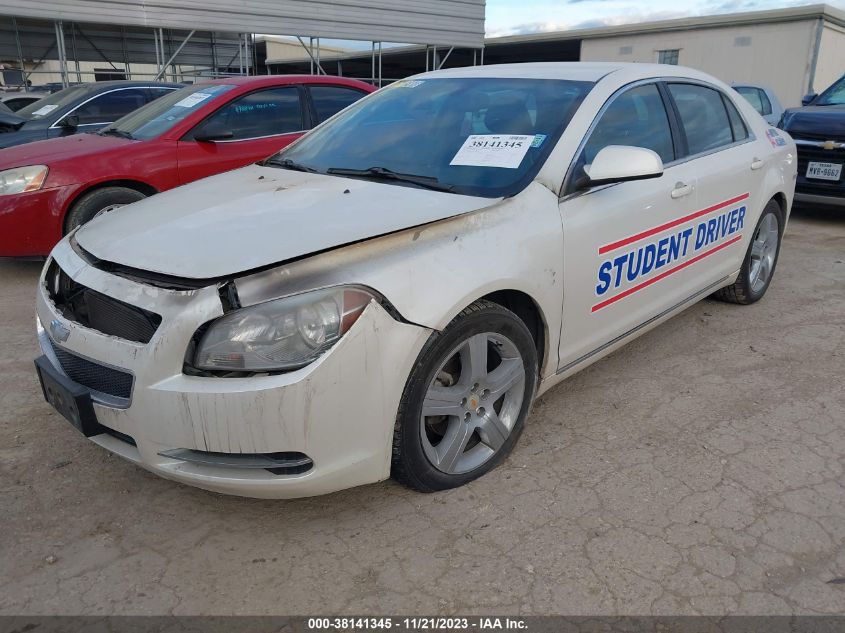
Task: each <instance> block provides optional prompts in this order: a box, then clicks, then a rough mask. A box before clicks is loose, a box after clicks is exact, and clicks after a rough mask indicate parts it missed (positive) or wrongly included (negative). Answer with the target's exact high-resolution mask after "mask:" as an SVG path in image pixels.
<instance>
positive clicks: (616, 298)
mask: <svg viewBox="0 0 845 633" xmlns="http://www.w3.org/2000/svg"><path fill="white" fill-rule="evenodd" d="M741 239H742V235H737V236H736V237H734V238H732V239H730V240H728V241H727V242H724V243H723V244H719V245H718V246H714V247H713V248H711V249H710V250H709V251H704V252H703V253H701V254H699V255H696V256H695V257H693V258H692V259H688V260H687V261H685V262H684V263H683V264H678V265H677V266H675V267H674V268H670V269H669V270H665V271H663V272H662V273H660V274H659V275H657V276H655V277H652V278H651V279H647V280H646V281H644V282H642V283H641V284H637V285H636V286H631V287H630V288H628V289H627V290H625V291H623V292H620V293H619V294H618V295H614V296H612V297H611V298H610V299H605V300H604V301H602V302H601V303H597V304H596V305H594V306H593V307H592V309H591V310H590V312H597V311H598V310H601V309H602V308H605V307H607V306H609V305H610V304H611V303H616V302H617V301H619V300H620V299H624V298H625V297H627V296H628V295H632V294H634V293H635V292H637V291H638V290H642V289H643V288H647V287H648V286H650V285H651V284H653V283H657V282H658V281H660V280H661V279H666V277H668V276H669V275H671V274H672V273H676V272H678V271H679V270H682V269H683V268H686V267H687V266H691V265H692V264H694V263H695V262H697V261H699V260H701V259H704V258H705V257H707V256H708V255H712V254H713V253H715V252H717V251H720V250H722V249H723V248H727V247H728V246H730V245H731V244H736V243H737V242H738V241H740V240H741Z"/></svg>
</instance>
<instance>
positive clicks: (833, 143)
mask: <svg viewBox="0 0 845 633" xmlns="http://www.w3.org/2000/svg"><path fill="white" fill-rule="evenodd" d="M837 145H838V143H837V142H836V141H825V142H824V145H822V147H824V148H825V149H836V146H837Z"/></svg>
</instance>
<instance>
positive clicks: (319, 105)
mask: <svg viewBox="0 0 845 633" xmlns="http://www.w3.org/2000/svg"><path fill="white" fill-rule="evenodd" d="M308 91H309V92H310V93H311V100H312V101H313V102H314V110H315V111H316V112H317V123H322V122H323V121H325V120H326V119H328V118H329V117H332V116H334V115H335V114H337V113H338V112H340V111H341V110H343V109H344V108H345V107H346V106H349V105H352V104H353V103H355V102H356V101H358V99H360V98H361V97H364V96H366V93H363V92H361V91H360V90H355V89H354V88H341V87H340V86H309V88H308Z"/></svg>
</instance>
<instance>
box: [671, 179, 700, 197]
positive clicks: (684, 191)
mask: <svg viewBox="0 0 845 633" xmlns="http://www.w3.org/2000/svg"><path fill="white" fill-rule="evenodd" d="M693 189H694V187H693V186H692V185H687V184H685V183H683V182H676V183H675V188H674V189H672V193H671V194H670V195H671V196H672V199H673V200H677V199H678V198H683V197H684V196H688V195H690V194H691V193H692V190H693Z"/></svg>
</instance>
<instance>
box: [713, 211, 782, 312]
mask: <svg viewBox="0 0 845 633" xmlns="http://www.w3.org/2000/svg"><path fill="white" fill-rule="evenodd" d="M782 237H783V211H781V208H780V205H779V204H778V203H777V202H776V201H774V200H770V201H769V204H767V205H766V208H765V209H763V213H762V214H761V215H760V219H759V220H758V221H757V226H755V227H754V233H753V236H752V238H751V243H750V244H749V245H748V252H746V254H745V259H744V260H743V261H742V267H741V268H740V270H739V276H738V277H737V278H736V281H735V282H734V283H733V284H731V285H730V286H726V287H725V288H721V289H720V290H717V291H716V292H715V293H714V294H713V298H714V299H719V300H720V301H727V302H729V303H738V304H741V305H748V304H751V303H754V302H755V301H759V300H760V299H762V298H763V295H764V294H766V290H768V289H769V284H770V283H771V282H772V278H773V277H774V275H775V267H776V266H777V263H778V255H780V243H781V238H782Z"/></svg>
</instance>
